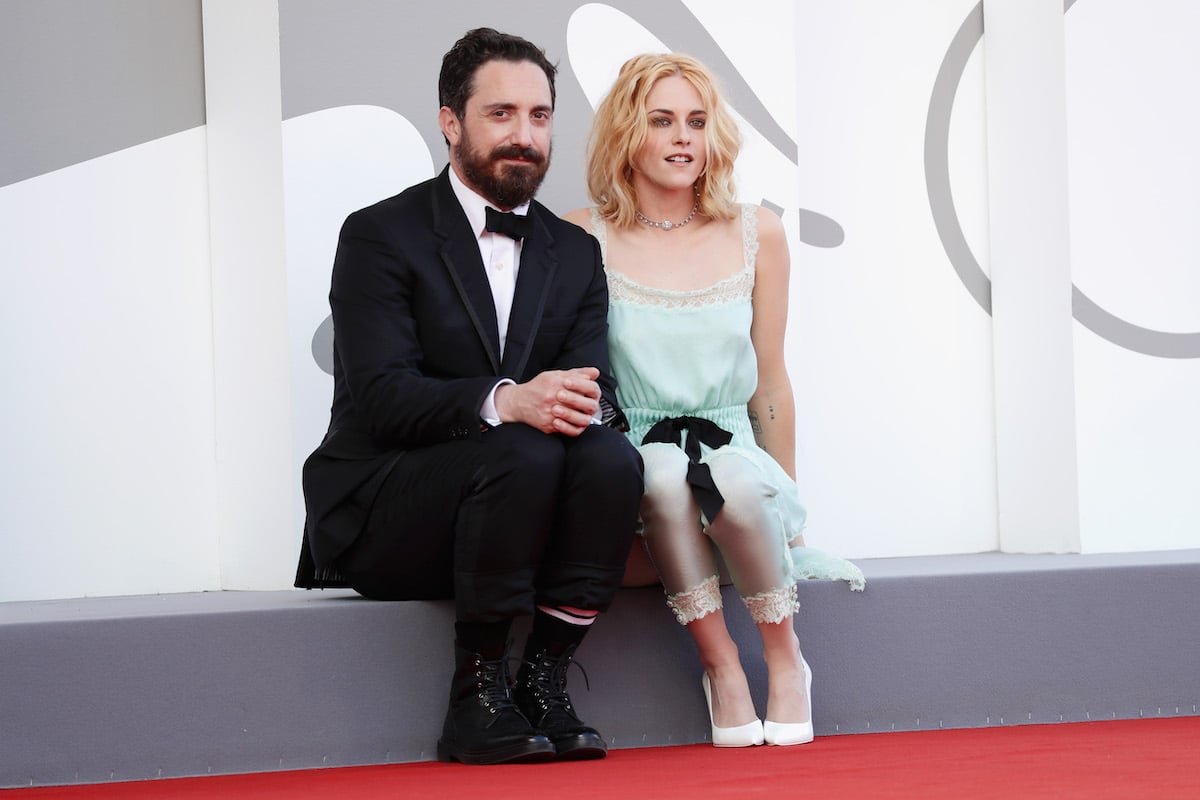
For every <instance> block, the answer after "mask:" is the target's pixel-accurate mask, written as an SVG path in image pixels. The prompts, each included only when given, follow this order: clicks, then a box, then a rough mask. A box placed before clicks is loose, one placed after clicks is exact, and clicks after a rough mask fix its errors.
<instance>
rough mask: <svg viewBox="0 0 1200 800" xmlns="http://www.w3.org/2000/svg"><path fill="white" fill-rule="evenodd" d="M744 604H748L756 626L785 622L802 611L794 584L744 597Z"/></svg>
mask: <svg viewBox="0 0 1200 800" xmlns="http://www.w3.org/2000/svg"><path fill="white" fill-rule="evenodd" d="M742 602H743V603H745V604H746V608H747V609H748V610H749V611H750V619H752V620H754V622H755V624H760V623H763V622H771V623H775V622H783V621H784V620H785V619H787V618H788V617H790V616H792V615H793V614H795V613H796V612H797V611H799V610H800V601H799V600H798V599H797V595H796V584H794V583H791V584H788V585H787V586H781V587H780V588H778V589H769V590H767V591H765V592H759V593H758V594H752V595H750V596H749V597H743V598H742Z"/></svg>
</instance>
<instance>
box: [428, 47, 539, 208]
mask: <svg viewBox="0 0 1200 800" xmlns="http://www.w3.org/2000/svg"><path fill="white" fill-rule="evenodd" d="M438 122H439V124H440V125H441V128H442V133H444V134H445V135H446V138H447V139H448V140H449V142H450V161H451V164H453V166H454V168H455V171H457V172H458V176H459V177H460V178H462V180H463V183H465V184H467V186H469V187H471V188H472V189H474V190H475V191H476V192H478V193H479V194H480V195H482V196H483V197H485V198H487V199H488V200H489V201H491V202H492V203H493V204H494V205H496V206H497V207H498V208H500V209H501V210H505V211H507V210H508V209H510V208H513V207H514V206H519V205H521V204H522V203H524V202H526V201H528V200H530V199H532V198H533V195H534V194H535V193H536V192H537V190H538V187H539V186H541V185H542V179H543V178H545V177H546V170H547V169H549V167H550V136H551V133H552V127H553V109H552V108H551V99H550V83H549V82H548V81H547V80H546V73H544V72H542V70H541V68H540V67H538V66H537V65H536V64H534V63H532V62H529V61H489V62H487V63H486V64H484V65H483V66H481V67H480V68H479V69H477V70H476V71H475V80H474V92H473V93H472V94H471V97H470V98H469V99H468V100H467V106H466V109H465V110H464V112H463V117H462V119H461V120H460V119H458V117H456V116H455V115H454V113H453V112H452V111H450V109H448V108H445V107H443V108H442V109H441V111H440V112H439V114H438Z"/></svg>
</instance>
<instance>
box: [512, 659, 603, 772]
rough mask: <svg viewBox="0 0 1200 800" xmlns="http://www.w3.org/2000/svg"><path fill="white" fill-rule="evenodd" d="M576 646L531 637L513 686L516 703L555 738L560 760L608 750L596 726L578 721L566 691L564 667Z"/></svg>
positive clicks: (583, 757) (552, 739)
mask: <svg viewBox="0 0 1200 800" xmlns="http://www.w3.org/2000/svg"><path fill="white" fill-rule="evenodd" d="M576 647H577V644H568V645H566V646H565V647H562V648H556V647H553V646H547V645H542V644H540V643H539V642H538V641H536V639H535V638H534V637H530V640H529V643H528V645H526V648H525V656H524V658H522V660H521V668H520V669H519V670H518V671H517V684H516V686H514V687H513V699H514V700H515V701H516V703H517V707H518V708H520V709H521V713H522V714H524V715H525V717H526V719H528V720H529V721H530V722H531V723H532V724H533V726H534V727H535V728H537V729H538V730H539V731H541V732H542V733H544V734H545V735H546V736H547V737H549V739H550V741H552V742H554V749H555V750H556V751H557V753H558V758H559V760H561V761H578V760H582V759H588V758H604V756H605V755H606V754H607V753H608V746H607V745H605V744H604V739H603V738H601V736H600V734H599V733H597V732H596V729H595V728H591V727H588V726H587V725H584V724H583V722H582V721H580V719H579V717H578V716H577V715H576V714H575V708H574V706H572V705H571V698H570V697H569V696H568V695H567V667H569V666H571V659H572V657H573V656H574V655H575V648H576ZM556 652H557V654H555V653H556Z"/></svg>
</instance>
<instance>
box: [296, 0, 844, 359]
mask: <svg viewBox="0 0 1200 800" xmlns="http://www.w3.org/2000/svg"><path fill="white" fill-rule="evenodd" d="M587 4H588V3H586V2H583V0H576V1H575V2H554V3H541V4H536V6H535V5H529V6H521V5H509V6H506V7H505V9H504V14H503V15H502V16H503V19H502V20H501V21H498V20H497V16H498V14H497V7H496V4H495V3H494V2H492V0H470V1H469V2H456V3H455V13H454V14H444V13H438V12H437V11H436V10H427V9H426V8H424V7H422V8H420V9H416V10H414V9H411V8H408V7H404V6H400V5H395V6H389V5H379V4H369V3H362V2H351V3H339V4H336V5H335V4H332V3H331V4H315V5H314V4H290V3H284V4H280V8H279V29H280V62H281V64H280V66H281V80H282V92H283V117H284V119H290V118H292V117H298V116H301V115H303V114H308V113H312V112H316V111H323V110H325V109H328V108H335V107H339V106H345V105H355V104H364V105H376V106H381V107H384V108H388V109H390V110H392V111H395V112H396V113H398V114H401V115H403V116H404V117H405V118H406V119H407V120H408V121H409V122H411V123H412V124H413V125H414V126H415V127H416V129H417V131H418V132H419V133H420V135H421V137H422V139H423V140H424V142H425V145H426V147H427V148H428V151H429V153H431V154H434V163H435V164H436V163H444V161H445V155H444V154H445V152H446V145H445V142H444V141H443V139H442V133H441V131H440V130H439V129H438V127H437V119H436V113H435V112H436V110H437V75H438V70H439V68H440V66H441V60H442V55H443V54H444V53H445V51H446V50H447V49H448V48H449V47H450V45H451V44H453V42H454V41H455V40H456V39H458V37H460V36H461V35H462V34H463V33H464V32H465V31H466V30H467V29H468V28H470V27H474V26H476V25H491V26H493V27H496V28H498V29H500V30H504V31H508V32H512V33H517V34H519V35H521V36H524V37H526V38H527V39H529V40H530V41H533V42H536V43H537V44H539V45H541V46H543V47H545V49H546V53H547V55H548V56H549V57H550V60H551V61H553V62H557V63H558V65H559V76H558V82H557V88H558V98H557V109H556V112H555V116H554V133H555V141H556V148H555V161H554V166H552V167H551V169H550V171H549V173H548V174H547V177H546V182H545V183H544V184H543V185H542V189H541V191H540V192H539V194H538V197H539V199H541V200H542V201H543V202H545V203H546V204H547V205H548V206H550V207H551V208H554V209H564V210H565V209H568V208H577V207H579V206H582V205H584V204H585V203H586V192H585V188H584V182H583V176H584V160H583V155H584V154H583V149H584V147H583V143H584V142H585V141H586V139H587V134H588V128H589V126H590V125H591V119H592V110H591V106H590V104H589V103H588V100H587V97H586V96H585V94H584V92H583V89H582V87H581V86H580V84H579V81H578V79H577V78H576V76H575V75H574V74H573V73H572V72H571V70H570V63H569V60H568V59H567V58H565V51H566V39H567V25H568V22H569V21H570V19H571V16H572V14H574V13H575V11H576V10H578V9H579V8H580V7H581V6H584V5H587ZM605 5H607V6H609V7H610V8H613V9H616V10H618V11H621V12H622V13H624V14H626V15H628V16H629V17H631V18H632V19H635V20H637V21H638V22H639V23H640V24H642V25H644V26H645V27H646V28H647V29H649V30H651V31H653V32H654V33H655V35H656V36H658V38H659V39H661V40H662V42H663V43H664V44H665V45H666V46H667V47H669V48H670V49H672V50H674V51H682V52H687V53H690V54H691V55H694V56H696V57H697V58H699V59H700V60H702V61H704V62H705V63H706V64H707V65H708V66H709V67H710V68H711V69H712V70H713V71H714V72H715V73H717V74H718V75H720V76H721V79H722V83H723V86H724V88H725V90H726V95H727V99H728V101H729V102H730V104H731V105H733V106H734V107H736V108H737V110H738V112H739V113H740V114H741V115H742V116H743V117H744V118H745V119H746V121H747V123H748V124H749V125H752V126H753V127H754V128H755V129H756V130H757V131H758V132H759V133H760V134H762V136H763V137H764V138H765V139H766V140H767V141H768V142H769V143H770V144H771V145H772V146H773V147H775V148H776V149H777V150H778V151H779V152H780V153H782V154H783V155H784V156H786V157H787V158H788V159H789V160H790V161H791V162H792V163H793V164H795V163H797V160H798V156H797V153H798V148H797V145H796V142H795V141H794V140H793V139H792V138H791V136H790V135H789V134H788V132H787V131H786V130H784V129H783V127H782V126H780V125H779V123H778V122H776V121H775V119H774V117H772V116H771V114H770V112H769V111H768V110H767V108H766V106H765V105H764V104H763V102H762V100H761V99H760V98H759V97H758V95H757V94H756V93H755V91H754V89H753V88H752V87H751V86H750V85H749V83H748V82H747V81H746V79H745V78H743V77H742V75H741V74H740V73H739V72H738V70H737V68H736V67H735V66H734V64H733V62H732V61H730V59H729V57H728V56H727V55H726V54H725V52H724V51H723V50H722V49H721V47H720V45H719V44H717V42H716V40H715V39H714V38H713V37H712V35H711V34H710V33H709V32H708V30H707V29H706V28H705V27H704V26H703V25H702V24H701V23H700V21H699V20H698V19H697V18H696V17H695V16H694V15H693V14H692V12H691V11H690V10H689V9H688V8H687V6H686V5H684V4H683V3H682V2H678V1H677V0H673V1H672V2H654V3H645V2H641V1H640V0H608V2H606V3H605ZM414 17H418V18H419V19H414ZM398 188H400V187H398ZM762 204H763V205H764V206H766V207H768V208H771V209H772V210H774V211H776V213H778V212H779V211H780V210H781V209H780V208H779V206H777V205H775V204H773V203H771V202H770V201H769V199H766V198H764V200H763V201H762ZM796 219H797V221H798V225H799V228H798V235H799V238H800V241H802V242H804V243H805V244H808V245H811V246H814V247H824V248H829V247H837V246H839V245H841V244H842V242H843V241H844V240H845V232H844V230H843V229H842V226H841V225H840V224H839V223H838V222H837V221H835V220H833V219H831V218H829V217H827V216H825V215H823V214H821V213H819V212H816V211H811V210H808V209H799V210H798V212H797V216H796ZM311 348H312V354H313V358H314V359H315V360H316V362H317V364H318V366H320V368H321V369H322V370H323V371H325V372H327V373H331V374H332V372H333V324H332V321H331V320H330V319H329V318H326V319H325V321H324V322H322V323H321V325H320V326H318V328H317V330H316V332H315V334H314V335H313V338H312V343H311Z"/></svg>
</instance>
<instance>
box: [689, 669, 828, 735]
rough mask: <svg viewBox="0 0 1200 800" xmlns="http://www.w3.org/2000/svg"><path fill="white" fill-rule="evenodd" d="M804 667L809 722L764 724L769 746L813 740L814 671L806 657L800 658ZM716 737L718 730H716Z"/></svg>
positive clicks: (769, 722)
mask: <svg viewBox="0 0 1200 800" xmlns="http://www.w3.org/2000/svg"><path fill="white" fill-rule="evenodd" d="M800 663H801V664H803V665H804V691H805V693H806V694H807V695H808V722H772V721H771V720H767V721H766V722H764V723H763V738H764V739H765V740H766V742H767V744H775V745H788V744H805V743H806V742H811V741H812V740H813V724H812V670H811V669H809V668H808V662H807V661H805V660H804V656H801V657H800ZM713 730H714V735H715V731H716V729H715V728H714V729H713Z"/></svg>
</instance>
